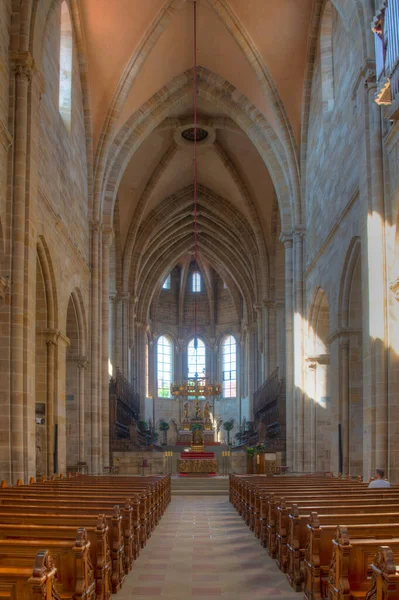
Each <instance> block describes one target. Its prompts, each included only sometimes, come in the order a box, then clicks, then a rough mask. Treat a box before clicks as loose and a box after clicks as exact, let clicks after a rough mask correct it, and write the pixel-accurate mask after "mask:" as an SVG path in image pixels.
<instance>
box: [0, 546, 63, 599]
mask: <svg viewBox="0 0 399 600" xmlns="http://www.w3.org/2000/svg"><path fill="white" fill-rule="evenodd" d="M56 572H57V569H56V568H55V566H54V563H53V560H52V558H51V556H50V554H49V552H48V551H47V550H40V551H39V552H38V553H37V555H36V557H35V559H34V562H33V569H32V559H30V558H29V559H27V558H23V557H20V558H17V559H15V560H14V561H13V565H12V566H10V565H8V564H3V560H2V559H0V597H1V598H2V600H61V599H60V596H59V595H58V594H57V592H56V590H55V586H54V580H55V576H56Z"/></svg>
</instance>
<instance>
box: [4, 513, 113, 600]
mask: <svg viewBox="0 0 399 600" xmlns="http://www.w3.org/2000/svg"><path fill="white" fill-rule="evenodd" d="M86 533H87V537H88V540H89V541H90V559H91V563H92V566H93V572H94V577H95V581H96V597H97V600H109V598H110V597H111V590H112V587H111V555H110V548H109V542H108V535H107V533H108V527H107V523H106V520H105V517H100V518H99V519H98V521H97V525H96V527H95V528H94V527H91V528H90V527H88V528H86ZM9 539H12V540H19V539H23V540H35V539H41V540H43V547H47V541H48V540H54V539H63V540H70V541H75V540H76V527H68V526H65V525H17V524H1V525H0V542H1V541H3V540H9Z"/></svg>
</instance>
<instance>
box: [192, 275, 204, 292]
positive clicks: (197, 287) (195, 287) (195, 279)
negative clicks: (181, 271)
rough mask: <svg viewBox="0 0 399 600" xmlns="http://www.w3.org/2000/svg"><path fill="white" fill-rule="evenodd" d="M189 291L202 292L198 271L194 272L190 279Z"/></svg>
mask: <svg viewBox="0 0 399 600" xmlns="http://www.w3.org/2000/svg"><path fill="white" fill-rule="evenodd" d="M191 291H192V292H201V291H202V277H201V273H200V272H199V271H194V272H193V274H192V279H191Z"/></svg>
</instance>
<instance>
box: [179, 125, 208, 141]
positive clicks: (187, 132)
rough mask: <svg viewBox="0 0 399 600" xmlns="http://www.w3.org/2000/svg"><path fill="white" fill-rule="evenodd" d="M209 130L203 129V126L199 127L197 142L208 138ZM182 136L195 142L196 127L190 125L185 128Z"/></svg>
mask: <svg viewBox="0 0 399 600" xmlns="http://www.w3.org/2000/svg"><path fill="white" fill-rule="evenodd" d="M208 135H209V134H208V132H207V130H206V129H203V128H202V127H197V143H198V142H203V141H204V140H206V138H207V137H208ZM181 136H182V138H183V139H185V140H187V141H188V142H193V143H194V138H195V129H194V127H188V128H187V129H184V130H183V131H182V132H181Z"/></svg>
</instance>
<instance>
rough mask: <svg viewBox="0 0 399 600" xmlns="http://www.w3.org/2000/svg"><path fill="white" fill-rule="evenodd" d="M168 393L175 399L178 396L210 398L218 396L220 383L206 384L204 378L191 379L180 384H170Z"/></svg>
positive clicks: (220, 389)
mask: <svg viewBox="0 0 399 600" xmlns="http://www.w3.org/2000/svg"><path fill="white" fill-rule="evenodd" d="M170 392H171V394H172V396H174V397H175V398H177V397H179V396H182V397H185V398H187V397H189V396H191V397H193V398H199V397H202V398H209V397H210V396H220V395H221V393H222V385H221V384H220V383H208V381H207V380H206V378H205V377H191V378H189V379H187V381H184V382H182V383H172V384H171V386H170Z"/></svg>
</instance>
